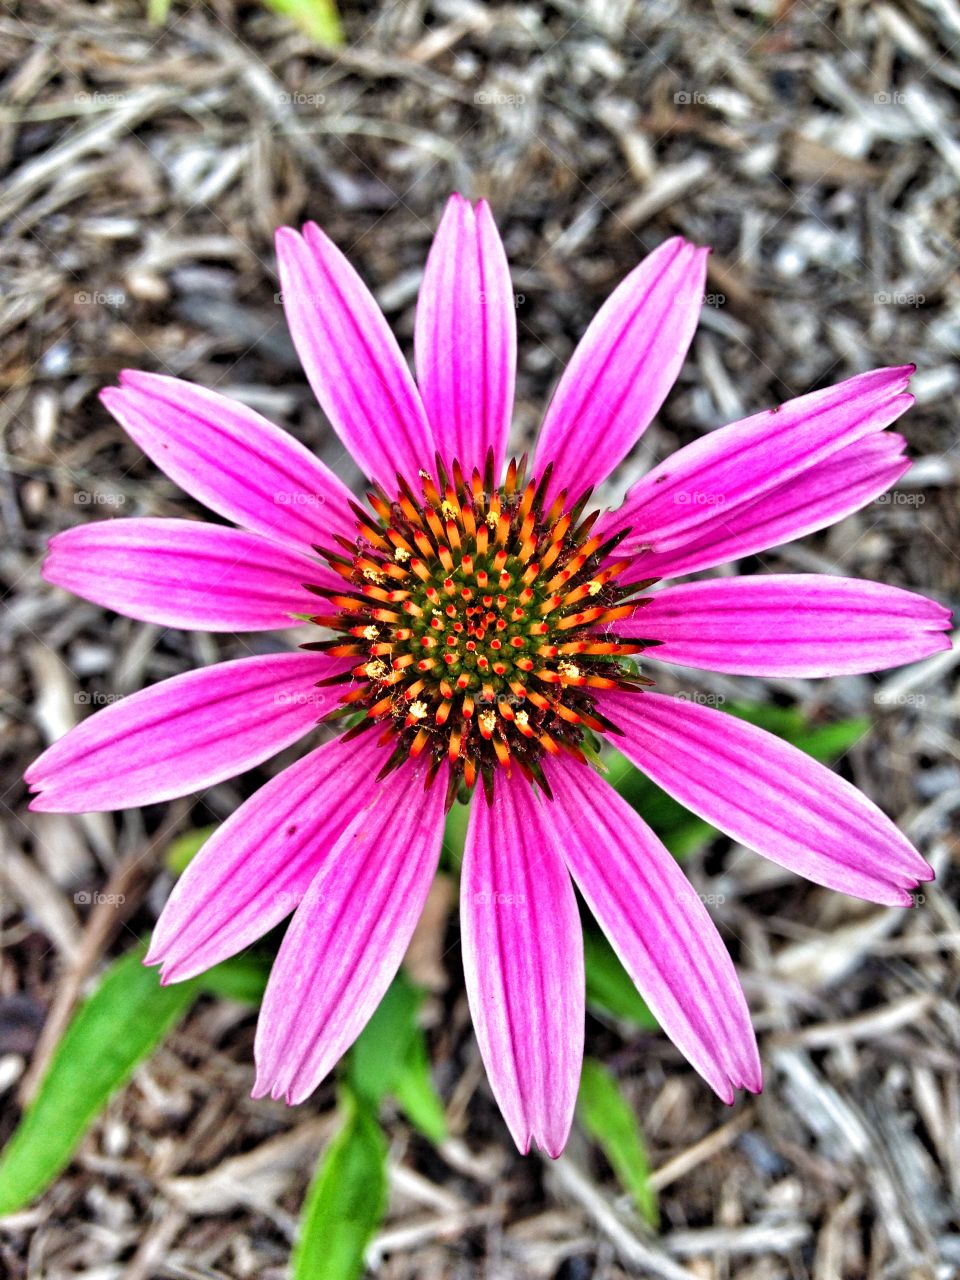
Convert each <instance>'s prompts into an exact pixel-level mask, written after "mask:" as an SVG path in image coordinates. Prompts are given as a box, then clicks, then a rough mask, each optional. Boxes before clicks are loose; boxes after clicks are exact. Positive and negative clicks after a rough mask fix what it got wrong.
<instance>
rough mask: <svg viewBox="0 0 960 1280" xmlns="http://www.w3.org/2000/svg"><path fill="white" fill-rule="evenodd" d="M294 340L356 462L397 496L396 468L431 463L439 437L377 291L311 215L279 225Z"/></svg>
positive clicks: (411, 473) (410, 473) (411, 472)
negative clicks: (303, 221)
mask: <svg viewBox="0 0 960 1280" xmlns="http://www.w3.org/2000/svg"><path fill="white" fill-rule="evenodd" d="M277 265H278V268H279V271H280V281H281V284H282V286H283V307H284V311H285V312H286V315H287V324H288V325H289V326H290V336H291V337H292V338H293V345H294V346H295V347H296V348H297V353H298V355H299V356H300V360H301V362H302V364H303V368H304V371H305V372H306V375H307V379H308V380H309V382H310V385H311V387H312V388H313V392H314V395H315V396H316V397H317V399H318V400H319V401H320V405H321V407H322V408H323V411H324V413H326V415H327V417H328V418H329V419H330V422H331V424H332V426H333V429H334V430H335V431H336V433H337V435H338V436H339V437H340V439H341V440H342V441H343V443H344V444H345V445H346V447H347V448H348V449H349V450H350V452H351V453H352V454H353V456H354V458H355V459H356V461H357V464H358V465H359V466H360V467H361V469H362V470H363V471H365V472H366V474H367V475H368V476H369V477H370V478H371V480H376V481H377V482H378V483H379V484H381V485H382V486H383V487H384V488H385V489H386V491H387V492H388V493H389V494H391V495H393V494H394V493H395V492H396V488H397V482H396V474H397V472H398V471H399V472H400V473H401V474H402V475H403V476H405V477H406V479H407V480H409V481H411V482H415V481H416V478H417V472H418V470H419V469H420V468H421V467H428V468H429V467H432V465H433V455H434V443H433V436H432V433H431V431H430V426H429V424H428V422H427V418H426V414H425V413H424V410H423V404H422V403H421V400H420V394H419V392H418V391H417V388H416V386H415V384H414V381H413V377H412V375H411V373H410V370H409V369H408V368H407V364H406V361H405V360H404V358H403V353H402V352H401V350H400V347H399V345H398V343H397V340H396V338H395V337H394V336H393V334H392V333H391V331H390V327H389V325H388V324H387V322H386V320H385V319H384V316H383V312H382V311H381V310H380V308H379V307H378V306H377V303H376V301H375V300H374V298H373V295H372V294H371V292H370V290H369V289H368V288H367V286H366V285H365V284H364V283H363V281H362V280H361V279H360V277H359V276H358V275H357V273H356V271H355V270H354V269H353V267H352V266H351V265H350V263H349V262H348V261H347V259H346V258H345V257H344V256H343V254H342V253H341V252H340V250H339V249H338V248H337V246H336V245H335V244H334V243H333V241H332V240H330V239H329V238H328V237H327V236H325V235H324V233H323V232H322V231H321V230H320V228H319V227H318V226H316V225H315V224H314V223H312V222H308V223H307V225H306V226H305V227H304V229H303V235H302V236H300V235H298V234H297V233H296V232H295V231H293V230H292V229H291V228H290V227H281V228H280V230H279V231H278V232H277Z"/></svg>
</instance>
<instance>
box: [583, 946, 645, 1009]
mask: <svg viewBox="0 0 960 1280" xmlns="http://www.w3.org/2000/svg"><path fill="white" fill-rule="evenodd" d="M583 958H584V963H585V966H586V970H587V1004H588V1005H590V1006H591V1007H592V1008H594V1009H596V1010H599V1011H600V1012H601V1013H606V1014H611V1015H612V1016H613V1017H614V1018H626V1019H627V1020H628V1021H629V1022H635V1023H636V1024H637V1025H638V1026H640V1027H648V1028H650V1030H653V1029H655V1028H656V1027H657V1025H658V1023H657V1020H656V1018H655V1017H654V1016H653V1014H652V1013H651V1012H650V1010H649V1009H648V1008H647V1006H646V1004H645V1003H644V1001H643V998H642V996H641V995H640V993H639V991H638V990H637V988H636V987H635V986H634V985H633V982H632V980H631V978H630V975H629V974H628V973H627V971H626V969H624V967H623V965H622V964H621V963H620V961H619V959H618V958H617V954H616V952H615V951H614V950H613V948H612V947H611V946H610V943H609V942H608V941H607V940H606V938H605V937H604V936H603V934H602V933H600V932H599V931H598V930H597V929H594V928H591V927H589V926H588V927H587V928H585V929H584V931H583Z"/></svg>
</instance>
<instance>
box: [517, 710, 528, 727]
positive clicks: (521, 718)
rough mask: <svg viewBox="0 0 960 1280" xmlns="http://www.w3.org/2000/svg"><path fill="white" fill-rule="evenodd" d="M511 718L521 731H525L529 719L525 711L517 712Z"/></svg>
mask: <svg viewBox="0 0 960 1280" xmlns="http://www.w3.org/2000/svg"><path fill="white" fill-rule="evenodd" d="M513 718H514V720H515V721H516V722H517V724H518V725H519V726H520V728H521V729H526V728H527V727H528V725H529V724H530V717H529V716H528V715H527V713H526V712H525V711H518V712H517V714H516V715H515V716H514V717H513Z"/></svg>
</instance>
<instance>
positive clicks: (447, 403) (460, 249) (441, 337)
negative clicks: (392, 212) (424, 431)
mask: <svg viewBox="0 0 960 1280" xmlns="http://www.w3.org/2000/svg"><path fill="white" fill-rule="evenodd" d="M414 339H415V341H414V347H415V354H416V365H417V382H418V384H419V386H420V394H421V395H422V396H423V403H424V408H425V409H426V411H427V417H428V418H429V420H430V424H431V426H432V427H433V437H434V439H435V440H436V442H437V448H438V449H439V450H440V454H441V456H442V458H443V460H444V462H445V463H447V465H448V467H449V465H450V463H451V462H452V461H453V459H454V458H457V459H458V460H459V461H460V463H461V465H462V466H463V469H464V472H465V473H466V474H467V475H468V476H469V475H470V473H471V471H472V470H473V468H474V467H477V468H478V469H479V470H480V471H481V472H482V471H483V465H484V459H485V458H486V455H487V450H488V449H490V448H492V449H493V454H494V460H495V466H496V475H497V476H498V477H499V476H500V473H501V471H502V469H503V461H504V457H505V455H506V450H507V434H508V432H509V430H510V418H511V415H512V413H513V385H514V377H515V373H516V365H517V319H516V310H515V307H514V303H513V291H512V286H511V284H510V268H509V267H508V265H507V255H506V253H505V252H504V249H503V243H502V241H501V240H500V234H499V232H498V231H497V227H496V224H495V223H494V221H493V215H492V214H491V212H490V206H489V205H488V204H487V202H486V200H481V201H479V203H478V204H477V205H476V206H473V205H471V204H470V202H469V200H465V199H464V198H463V196H460V195H454V196H451V197H450V200H449V201H448V202H447V208H446V211H445V212H444V215H443V218H442V219H441V222H440V226H439V227H438V229H437V234H436V238H435V239H434V242H433V245H432V247H431V249H430V255H429V257H428V258H427V266H426V270H425V272H424V276H423V283H422V285H421V286H420V297H419V299H418V301H417V320H416V332H415V335H414Z"/></svg>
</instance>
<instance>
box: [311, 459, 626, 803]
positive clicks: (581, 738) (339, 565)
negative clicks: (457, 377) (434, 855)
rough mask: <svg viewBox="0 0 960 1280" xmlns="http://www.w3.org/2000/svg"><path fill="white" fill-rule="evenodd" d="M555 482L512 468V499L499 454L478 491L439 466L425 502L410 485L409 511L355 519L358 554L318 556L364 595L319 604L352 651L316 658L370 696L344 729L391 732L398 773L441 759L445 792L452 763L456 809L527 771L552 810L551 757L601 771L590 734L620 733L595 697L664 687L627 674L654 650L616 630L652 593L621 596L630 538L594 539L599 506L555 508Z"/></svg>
mask: <svg viewBox="0 0 960 1280" xmlns="http://www.w3.org/2000/svg"><path fill="white" fill-rule="evenodd" d="M550 471H551V468H548V469H547V470H546V471H545V472H544V474H543V476H542V477H540V479H539V481H537V480H534V479H531V480H529V481H527V480H526V458H523V459H522V460H521V461H520V462H517V461H516V460H513V461H511V463H510V466H509V468H508V470H507V475H506V479H505V480H504V482H503V484H501V485H499V486H498V485H496V484H495V483H494V466H493V456H492V453H491V454H488V456H487V463H486V467H485V474H484V475H481V473H480V472H479V471H474V473H473V475H472V476H471V477H470V478H469V480H467V479H466V478H465V477H464V474H463V471H462V470H461V468H460V466H459V464H458V463H456V462H455V463H454V464H453V466H452V468H451V472H452V475H451V476H450V477H448V476H447V474H446V472H445V470H444V468H443V466H442V464H441V463H440V461H439V459H438V460H437V464H436V472H435V474H436V476H437V479H436V480H435V479H434V476H433V475H431V474H428V473H427V472H426V471H421V472H420V480H421V488H422V497H420V498H418V497H417V496H416V495H415V494H414V492H413V491H412V489H411V488H410V487H409V486H408V485H407V483H406V482H405V481H404V480H403V479H401V478H400V477H399V476H398V478H397V483H398V492H397V497H396V498H395V500H394V501H392V502H391V501H390V500H389V499H388V497H387V496H386V495H385V494H384V493H383V492H382V491H381V490H379V489H376V490H374V491H373V492H371V493H369V494H368V495H367V499H368V502H369V504H370V508H371V510H372V513H373V514H372V515H371V513H370V512H367V511H365V510H364V509H363V508H362V507H360V506H354V508H353V509H354V512H355V514H356V515H357V518H358V523H357V527H358V536H357V538H356V540H355V542H350V541H349V540H348V539H346V538H338V539H337V542H338V543H339V545H340V546H341V548H342V549H343V551H344V552H346V554H338V553H337V552H334V551H329V550H325V549H324V548H321V547H318V548H317V550H318V551H319V552H320V554H321V555H323V557H324V558H325V559H326V560H327V561H328V563H329V564H330V566H331V568H333V569H334V570H335V571H336V572H337V573H338V574H340V576H341V577H342V578H344V580H345V582H346V583H347V584H349V585H348V587H347V588H346V589H345V590H344V591H343V592H335V591H330V590H328V589H326V588H321V587H311V588H310V589H311V590H312V591H314V592H316V594H318V595H321V596H325V597H327V598H328V599H329V601H330V603H331V604H332V605H333V606H334V607H335V609H336V610H337V611H336V612H334V613H329V614H322V615H317V616H316V617H314V618H313V619H312V620H313V621H314V622H316V623H318V624H319V625H321V626H324V627H329V628H332V629H333V630H334V631H337V632H339V633H340V635H339V636H338V637H337V638H336V639H334V640H324V641H319V642H317V643H315V644H312V645H309V646H307V647H309V648H316V649H323V650H325V651H326V652H327V653H329V654H330V656H332V657H356V659H357V665H356V666H355V667H353V668H352V670H351V671H350V672H348V673H346V674H344V675H343V676H342V677H335V679H337V680H341V679H342V680H344V681H347V680H350V681H354V682H356V683H355V687H354V688H352V689H351V690H350V691H349V692H348V693H347V694H345V696H344V697H343V699H342V700H341V701H342V703H343V707H342V708H341V709H339V710H338V711H336V712H334V713H333V714H334V716H342V715H344V714H346V713H350V712H362V714H363V719H362V720H360V721H353V722H352V723H351V725H350V727H349V729H348V732H349V733H350V734H354V733H357V732H360V731H361V730H362V729H364V728H367V727H369V726H370V725H371V724H376V723H380V724H382V725H383V726H384V728H385V735H384V736H385V738H389V737H393V738H394V739H395V742H396V746H395V749H394V751H393V753H392V755H391V756H390V758H389V760H388V762H387V764H386V766H385V768H384V770H383V772H384V773H387V772H389V770H390V769H392V768H395V767H396V766H397V765H398V764H400V763H401V762H402V761H403V760H405V759H408V758H411V757H417V756H420V755H422V754H423V753H428V755H429V757H430V760H431V765H430V770H429V774H428V779H429V781H432V779H433V777H434V776H435V775H436V773H437V771H438V770H439V768H440V766H441V764H442V763H443V761H444V759H446V760H448V761H449V764H450V778H451V780H450V790H449V796H448V799H449V801H450V802H451V803H452V801H453V799H454V797H455V795H456V793H457V790H458V789H459V787H460V786H461V784H462V785H463V786H465V787H466V788H467V789H469V788H472V787H473V786H474V784H475V782H476V780H477V776H478V774H479V776H480V777H481V778H482V779H483V782H484V786H485V789H486V791H487V794H488V796H490V795H492V789H493V779H494V775H495V773H496V771H497V769H498V768H504V769H508V770H509V769H511V768H512V767H513V766H514V765H516V766H517V767H519V769H520V770H521V771H522V772H523V773H524V774H525V775H526V776H527V777H528V778H529V779H531V780H535V781H536V782H538V783H539V785H540V786H541V787H542V788H543V790H544V791H545V792H546V794H547V795H549V794H550V790H549V786H548V785H547V782H546V779H545V778H544V776H543V771H542V769H541V767H540V762H541V760H542V758H543V756H544V755H545V754H556V753H558V752H559V751H561V750H564V749H565V750H567V751H569V752H572V753H573V754H574V755H576V756H578V757H579V758H581V759H586V752H587V751H589V749H590V744H589V741H588V731H595V732H607V731H610V730H614V731H615V728H614V726H613V725H611V723H610V722H609V721H608V720H607V719H606V718H605V717H604V716H603V715H602V714H601V712H600V711H599V710H598V709H597V707H596V706H595V701H594V699H595V692H596V691H597V690H602V689H612V688H615V687H618V688H627V689H631V688H640V687H641V686H642V685H644V684H649V683H650V681H648V680H645V679H644V678H643V677H640V676H638V675H636V673H635V672H634V671H632V670H630V669H628V668H627V667H626V665H625V664H624V663H623V661H622V659H623V658H624V657H625V656H626V655H628V654H631V653H638V652H640V651H641V650H642V649H643V648H644V647H645V642H644V641H642V640H632V639H624V638H623V637H621V636H619V635H617V634H615V633H613V632H611V631H610V630H609V628H610V625H611V624H612V623H613V622H615V621H616V620H617V619H620V618H625V617H628V616H629V615H631V614H632V613H633V612H634V610H635V608H636V607H637V604H638V603H639V602H637V601H634V602H632V603H626V601H627V599H628V597H630V596H632V595H634V594H635V593H636V592H637V591H639V590H641V589H642V588H643V587H645V586H648V585H649V583H645V582H633V583H629V584H628V585H626V586H622V585H619V584H618V582H617V579H618V578H619V577H620V575H621V574H622V573H623V572H624V570H625V569H626V568H627V567H628V566H629V563H630V562H629V560H617V559H615V558H614V552H615V550H616V547H617V545H618V543H619V542H621V541H622V540H623V538H624V537H625V536H626V532H627V531H626V530H623V531H621V532H620V533H619V534H617V535H616V536H614V537H611V538H606V539H605V538H604V537H603V536H602V535H599V534H597V535H594V534H592V529H593V526H594V524H595V522H596V520H597V518H598V516H599V514H600V513H599V512H597V511H595V512H593V513H592V514H590V515H588V516H586V517H585V518H584V516H583V511H584V509H585V507H586V504H587V501H588V499H589V497H590V492H591V491H590V490H587V491H586V492H585V493H584V494H582V495H581V496H580V497H579V498H578V499H577V501H575V502H574V503H572V504H570V505H568V495H567V493H566V491H564V492H562V493H560V494H559V495H558V496H557V498H556V499H555V500H554V501H553V502H552V503H551V505H550V506H549V507H547V506H546V505H545V494H546V492H547V490H548V486H549V480H550Z"/></svg>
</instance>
